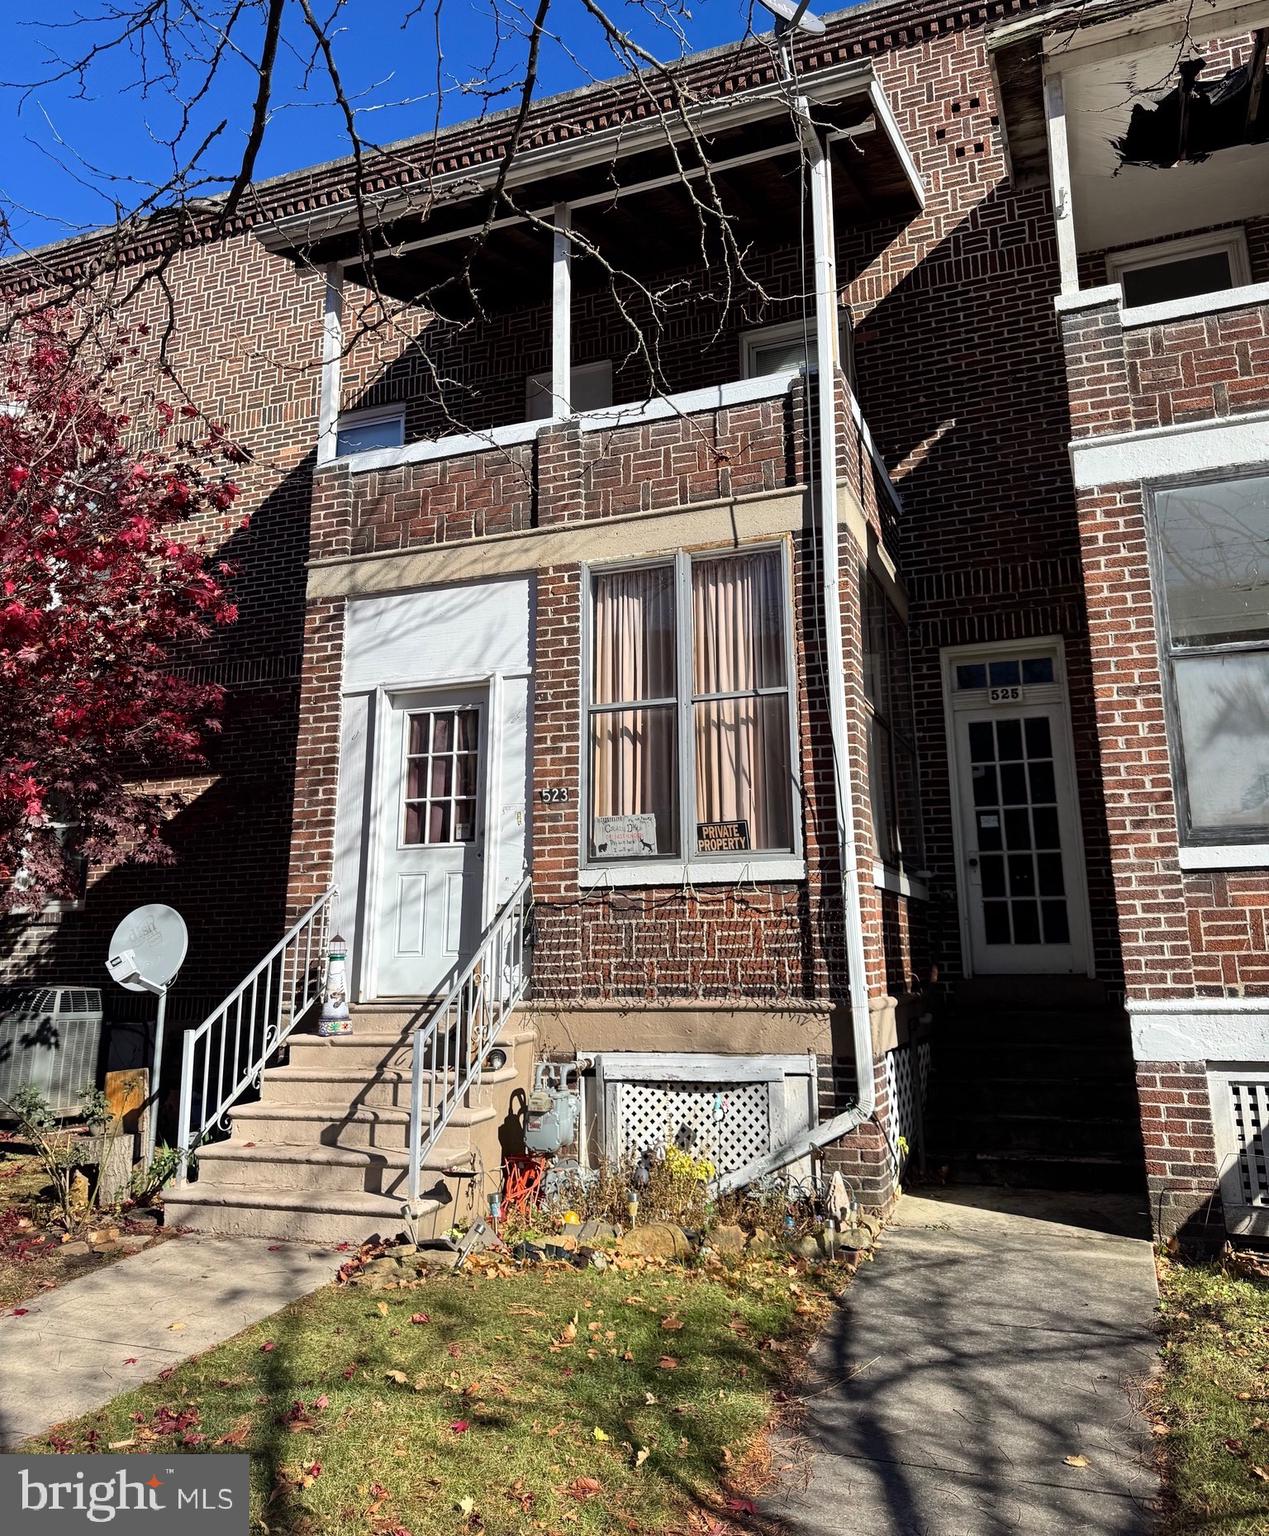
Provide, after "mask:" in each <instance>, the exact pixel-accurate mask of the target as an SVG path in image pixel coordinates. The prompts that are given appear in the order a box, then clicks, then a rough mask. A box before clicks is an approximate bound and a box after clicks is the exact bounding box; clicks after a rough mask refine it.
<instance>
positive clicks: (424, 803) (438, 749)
mask: <svg viewBox="0 0 1269 1536" xmlns="http://www.w3.org/2000/svg"><path fill="white" fill-rule="evenodd" d="M479 729H480V725H479V711H478V710H475V709H427V710H418V711H414V712H411V714H410V715H409V716H407V718H406V732H405V740H406V759H405V795H404V797H403V798H404V804H403V815H402V822H401V826H402V831H401V839H402V841H403V842H404V843H406V844H419V843H471V842H475V840H476V775H477V768H478V763H479V754H478V752H477V750H476V749H477V742H478V739H479ZM460 744H461V745H460ZM456 793H457V794H460V795H462V796H464V797H466V798H464V799H463V800H461V801H456V800H455V798H454V797H455V794H456ZM456 807H457V808H456Z"/></svg>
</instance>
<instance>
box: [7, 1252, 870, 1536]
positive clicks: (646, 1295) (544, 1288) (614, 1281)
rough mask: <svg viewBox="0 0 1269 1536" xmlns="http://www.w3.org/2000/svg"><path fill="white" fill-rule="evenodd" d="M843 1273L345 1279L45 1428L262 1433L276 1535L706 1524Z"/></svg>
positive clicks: (166, 1441)
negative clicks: (393, 1282)
mask: <svg viewBox="0 0 1269 1536" xmlns="http://www.w3.org/2000/svg"><path fill="white" fill-rule="evenodd" d="M845 1274H846V1272H845V1271H842V1270H838V1271H834V1272H833V1273H831V1274H830V1273H825V1274H824V1276H823V1277H822V1278H817V1276H816V1275H815V1274H807V1273H805V1272H803V1271H802V1270H800V1269H794V1268H792V1267H789V1266H786V1265H784V1264H782V1263H780V1262H779V1261H775V1260H753V1261H750V1262H749V1263H747V1264H746V1265H744V1266H743V1267H742V1268H739V1269H737V1270H734V1271H725V1270H722V1269H717V1270H712V1271H701V1270H687V1269H682V1268H677V1267H653V1266H649V1267H645V1268H639V1269H635V1270H617V1269H611V1268H610V1269H608V1270H606V1271H603V1272H598V1271H594V1270H576V1269H573V1268H570V1267H565V1266H549V1267H539V1268H534V1269H526V1270H517V1271H515V1272H514V1273H512V1274H510V1275H507V1274H498V1273H494V1272H481V1271H476V1272H473V1273H471V1274H467V1273H462V1274H459V1275H446V1276H443V1277H440V1278H436V1279H431V1280H428V1281H426V1282H424V1283H422V1284H420V1285H418V1286H417V1287H414V1288H412V1289H408V1290H390V1291H382V1292H375V1291H370V1290H366V1289H361V1288H340V1287H329V1288H327V1289H325V1290H323V1291H320V1292H318V1293H317V1294H316V1295H314V1296H311V1297H309V1298H307V1299H305V1300H304V1301H301V1302H298V1303H296V1304H295V1305H293V1306H291V1307H288V1308H287V1309H285V1310H284V1311H282V1312H280V1313H278V1314H277V1315H276V1316H274V1317H272V1318H270V1319H268V1320H267V1321H266V1322H264V1323H262V1324H260V1325H259V1326H257V1327H254V1328H251V1329H248V1330H247V1331H246V1332H245V1333H242V1334H240V1335H239V1336H238V1337H237V1338H235V1339H232V1340H230V1341H229V1342H228V1343H226V1344H224V1345H221V1346H220V1347H219V1348H217V1349H214V1350H212V1351H210V1352H209V1353H208V1354H206V1355H203V1356H201V1357H200V1358H198V1359H196V1360H192V1361H189V1362H188V1363H187V1364H185V1365H183V1366H181V1367H179V1368H178V1369H177V1370H176V1371H175V1372H173V1373H172V1374H171V1375H170V1376H169V1378H168V1379H167V1380H166V1381H160V1382H155V1383H153V1384H152V1385H150V1386H146V1387H142V1388H139V1389H138V1390H136V1391H134V1392H129V1393H127V1394H125V1395H124V1396H122V1397H118V1398H116V1399H115V1400H114V1401H113V1402H111V1403H110V1404H109V1405H108V1406H107V1407H106V1408H105V1409H104V1410H103V1411H102V1412H100V1413H96V1414H91V1415H88V1416H87V1417H85V1418H83V1419H81V1420H78V1421H76V1422H75V1423H73V1424H70V1425H66V1426H63V1427H62V1428H61V1429H60V1430H59V1431H58V1432H57V1433H55V1434H51V1435H49V1436H46V1437H43V1438H42V1439H40V1440H38V1441H33V1442H31V1446H30V1448H31V1449H36V1450H40V1449H44V1450H47V1449H55V1450H74V1451H84V1450H90V1449H101V1450H106V1449H107V1448H108V1447H113V1448H115V1449H120V1448H122V1449H126V1450H135V1451H138V1452H142V1451H144V1452H154V1451H162V1450H165V1449H172V1450H178V1449H198V1450H205V1451H211V1452H216V1451H229V1450H245V1451H248V1452H249V1453H250V1454H251V1464H252V1510H253V1529H255V1530H262V1531H263V1530H267V1531H268V1532H270V1533H271V1536H282V1533H287V1536H298V1533H311V1536H343V1533H345V1532H357V1533H359V1536H361V1533H365V1532H367V1531H371V1532H377V1533H379V1536H401V1533H402V1532H405V1533H409V1536H429V1533H432V1532H446V1533H452V1532H455V1531H469V1532H471V1531H481V1530H484V1531H487V1532H489V1533H491V1536H493V1533H499V1532H506V1533H521V1532H524V1531H529V1530H541V1531H544V1532H561V1531H570V1532H571V1531H577V1532H581V1531H623V1530H624V1531H630V1532H654V1531H655V1532H658V1533H661V1532H666V1533H668V1532H671V1531H696V1532H701V1531H706V1530H708V1529H709V1528H710V1526H711V1524H713V1523H714V1522H715V1518H716V1517H717V1519H718V1520H720V1521H725V1520H726V1519H727V1516H728V1514H729V1512H734V1511H737V1510H739V1511H745V1509H746V1506H745V1500H744V1492H743V1489H744V1488H745V1487H746V1486H748V1482H747V1478H748V1477H749V1476H751V1475H752V1463H751V1464H750V1465H749V1466H746V1458H747V1455H748V1453H749V1451H750V1448H751V1447H752V1445H753V1444H754V1442H755V1438H756V1437H757V1436H758V1434H759V1431H760V1430H761V1429H762V1428H763V1426H764V1424H765V1423H766V1422H767V1421H768V1419H769V1417H770V1415H771V1413H772V1411H773V1406H774V1403H775V1400H776V1394H777V1392H778V1391H779V1389H780V1386H781V1383H782V1382H784V1381H786V1380H788V1379H790V1378H791V1377H792V1376H794V1375H796V1373H797V1372H798V1370H799V1369H800V1366H801V1362H802V1360H803V1358H804V1352H805V1348H806V1345H807V1341H808V1338H809V1335H810V1334H811V1332H812V1331H813V1329H814V1328H815V1326H816V1325H817V1323H818V1322H819V1321H821V1320H822V1318H823V1316H824V1314H825V1312H826V1310H827V1309H828V1307H829V1305H830V1297H831V1292H832V1291H833V1290H835V1289H837V1288H838V1287H840V1286H841V1285H842V1284H843V1282H844V1279H845ZM244 1280H249V1277H246V1276H244ZM729 1498H731V1499H733V1500H737V1501H738V1502H737V1503H734V1504H732V1505H731V1506H730V1510H729V1506H728V1503H727V1500H728V1499H729ZM717 1528H719V1529H721V1528H722V1527H721V1525H720V1526H719V1527H717Z"/></svg>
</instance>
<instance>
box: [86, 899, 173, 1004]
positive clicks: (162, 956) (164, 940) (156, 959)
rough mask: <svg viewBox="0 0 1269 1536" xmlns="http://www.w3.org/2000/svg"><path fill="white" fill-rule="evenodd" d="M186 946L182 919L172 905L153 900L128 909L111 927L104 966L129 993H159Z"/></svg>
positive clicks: (167, 981)
mask: <svg viewBox="0 0 1269 1536" xmlns="http://www.w3.org/2000/svg"><path fill="white" fill-rule="evenodd" d="M188 949H189V929H188V928H186V926H185V919H184V918H183V917H182V916H181V914H180V913H179V912H177V911H175V910H174V909H173V908H172V907H165V906H164V905H163V904H162V902H153V903H151V904H150V905H149V906H147V907H137V908H136V910H135V911H132V912H129V913H128V915H127V917H125V918H124V920H123V921H122V922H121V923H120V924H119V926H118V927H117V928H116V929H115V936H114V938H113V939H111V941H110V951H109V958H108V959H107V960H106V969H107V970H108V971H109V972H110V974H111V975H112V976H113V977H114V979H115V980H116V981H117V982H118V983H119V985H120V986H121V987H126V988H127V989H128V991H129V992H162V991H163V990H165V988H166V987H167V985H168V983H169V982H170V981H171V980H172V978H173V977H174V976H175V975H176V973H177V971H179V970H180V968H181V966H182V964H183V963H184V961H185V953H186V951H187V950H188Z"/></svg>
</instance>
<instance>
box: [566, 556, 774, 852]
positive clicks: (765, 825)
mask: <svg viewBox="0 0 1269 1536" xmlns="http://www.w3.org/2000/svg"><path fill="white" fill-rule="evenodd" d="M591 595H592V598H591V601H592V606H591V637H592V638H591V655H590V658H589V660H590V698H589V709H588V716H589V742H590V746H589V752H590V834H589V857H590V858H591V859H596V860H600V861H607V860H612V859H637V858H641V857H642V858H648V857H654V858H676V859H677V858H680V857H682V856H683V854H684V852H685V851H686V853H687V855H688V856H689V857H695V856H701V857H709V856H710V854H711V853H716V854H719V855H723V854H727V855H729V856H731V857H733V858H734V857H736V856H737V855H738V854H741V855H743V854H746V853H749V852H756V853H762V852H771V853H779V852H785V853H787V852H790V851H791V850H792V849H793V847H794V822H793V814H794V810H793V807H794V795H793V788H794V776H793V770H792V761H791V746H790V697H789V667H788V658H787V639H786V632H785V608H786V598H785V591H784V563H783V561H782V559H781V557H780V552H779V551H778V550H760V551H756V552H755V553H753V554H743V555H709V556H703V557H690V556H688V555H686V554H681V555H679V556H677V557H676V559H675V561H674V562H673V563H666V564H664V565H653V566H639V567H633V568H631V569H628V570H619V571H604V572H600V573H596V574H595V575H594V576H593V577H592V579H591ZM680 605H681V607H680ZM680 634H682V635H683V640H684V643H683V655H682V657H681V658H680V654H679V636H680ZM682 735H686V737H687V739H686V740H681V736H682Z"/></svg>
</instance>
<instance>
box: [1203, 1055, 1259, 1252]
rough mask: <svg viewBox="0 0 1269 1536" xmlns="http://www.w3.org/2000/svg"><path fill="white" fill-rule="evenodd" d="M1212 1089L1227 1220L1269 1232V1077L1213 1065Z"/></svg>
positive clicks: (1242, 1228)
mask: <svg viewBox="0 0 1269 1536" xmlns="http://www.w3.org/2000/svg"><path fill="white" fill-rule="evenodd" d="M1208 1088H1209V1091H1210V1093H1211V1097H1212V1123H1213V1129H1214V1131H1215V1136H1216V1155H1217V1161H1218V1163H1219V1165H1220V1170H1221V1201H1222V1203H1223V1205H1224V1207H1225V1224H1226V1226H1227V1227H1228V1228H1229V1230H1230V1231H1231V1232H1239V1233H1254V1234H1256V1235H1258V1236H1269V1076H1267V1075H1266V1074H1265V1073H1264V1070H1263V1068H1259V1069H1253V1068H1247V1067H1244V1068H1242V1069H1241V1070H1240V1069H1239V1068H1237V1067H1228V1068H1214V1069H1212V1070H1211V1071H1209V1073H1208Z"/></svg>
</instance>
